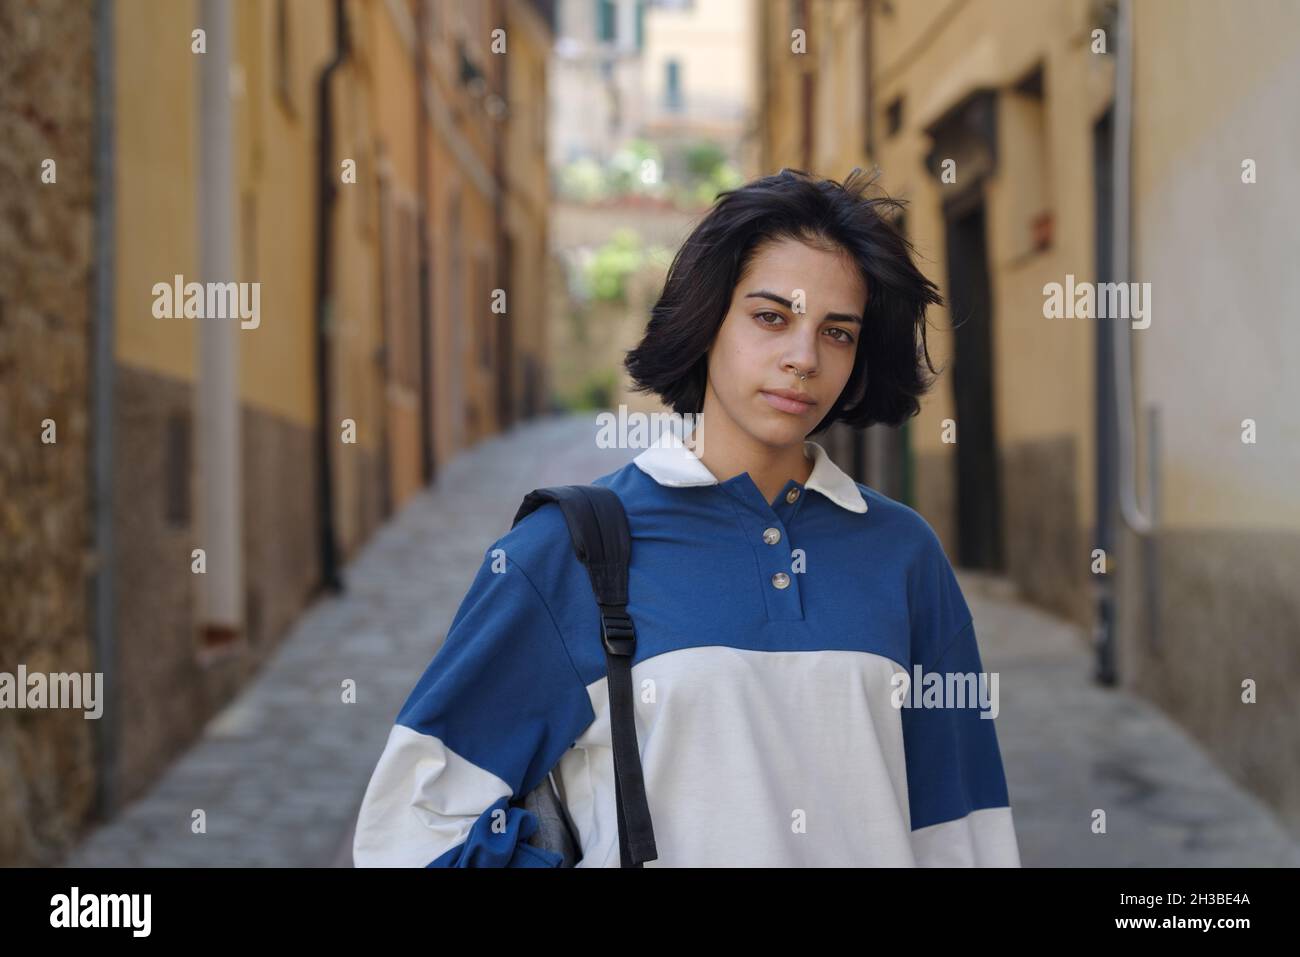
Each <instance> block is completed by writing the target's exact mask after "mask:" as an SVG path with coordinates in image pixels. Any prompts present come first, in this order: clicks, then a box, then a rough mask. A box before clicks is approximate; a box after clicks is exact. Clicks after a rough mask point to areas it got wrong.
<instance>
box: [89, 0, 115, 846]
mask: <svg viewBox="0 0 1300 957" xmlns="http://www.w3.org/2000/svg"><path fill="white" fill-rule="evenodd" d="M113 14H114V11H113V0H99V3H98V4H96V7H95V98H96V102H95V222H94V226H93V229H94V242H95V275H94V280H93V284H92V286H91V303H90V309H91V315H92V316H93V317H94V324H93V326H92V328H91V337H92V344H91V349H92V356H91V393H90V416H91V422H92V425H91V429H90V442H91V451H90V456H91V463H90V467H91V476H90V487H91V522H92V529H93V532H92V533H93V535H94V539H95V576H94V579H93V580H92V581H91V583H90V589H91V594H90V609H91V611H90V614H91V616H92V620H91V634H92V635H93V636H94V649H93V650H94V656H95V670H96V671H98V672H99V673H101V674H102V675H103V676H104V687H103V692H102V695H103V708H104V713H103V714H102V715H101V716H100V719H99V720H98V721H96V722H94V725H95V751H96V754H95V765H96V774H95V814H96V816H97V817H98V818H99V819H100V820H105V819H107V818H110V817H112V816H113V815H115V814H116V813H117V809H118V782H117V754H118V737H119V733H120V732H119V724H118V722H119V719H118V714H119V712H118V708H117V698H118V695H117V640H116V635H115V633H114V631H113V625H114V620H115V611H116V607H115V603H114V600H113V590H114V588H115V586H116V578H115V575H114V563H113V558H114V554H113V552H114V544H113V467H114V466H113V410H114V408H115V406H114V403H113V334H114V333H113V318H114V317H113V297H114V295H115V294H116V291H115V285H114V272H113V271H114V269H115V268H116V263H115V262H114V251H115V247H114V245H113V233H114V229H115V228H116V225H117V222H116V207H115V201H116V197H115V195H114V193H113V177H114V170H113V162H114V156H113V151H114V148H115V147H114V132H115V129H114V112H113V97H114V95H115V94H114V88H113V81H114V63H113V55H114V44H113Z"/></svg>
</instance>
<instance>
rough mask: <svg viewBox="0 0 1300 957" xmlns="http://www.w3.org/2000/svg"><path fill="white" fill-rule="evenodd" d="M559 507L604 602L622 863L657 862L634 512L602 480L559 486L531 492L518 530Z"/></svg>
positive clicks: (599, 599)
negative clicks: (548, 507) (641, 699)
mask: <svg viewBox="0 0 1300 957" xmlns="http://www.w3.org/2000/svg"><path fill="white" fill-rule="evenodd" d="M548 502H554V503H555V504H557V505H559V506H560V510H561V512H563V514H564V521H565V523H566V524H567V525H568V527H569V537H570V539H572V541H573V550H574V552H575V553H576V554H577V556H578V560H579V561H581V562H582V563H583V564H584V565H586V566H587V574H588V575H589V576H590V577H591V587H592V591H594V592H595V594H596V603H597V604H598V605H599V606H600V632H601V634H600V638H601V644H602V645H603V646H604V648H605V665H606V669H607V670H608V673H609V717H610V735H611V738H612V741H613V746H614V801H615V803H616V805H617V807H618V841H619V851H620V855H621V859H622V866H623V867H640V866H641V865H642V863H643V862H644V861H653V860H657V859H658V857H659V852H658V851H657V850H656V848H655V838H654V827H653V824H652V822H651V820H650V805H649V804H648V803H647V801H646V794H645V780H644V778H643V776H642V772H641V752H640V749H639V748H638V747H637V741H636V722H635V712H634V710H633V703H632V658H633V656H634V655H635V654H636V629H635V628H634V627H633V624H632V619H631V617H630V616H629V615H628V613H627V582H628V565H629V563H630V562H631V557H632V536H631V533H630V532H629V531H628V525H627V513H626V512H625V511H624V510H623V503H622V501H620V500H619V497H618V495H617V494H616V493H615V492H613V491H612V490H610V489H608V488H605V487H604V486H601V485H556V486H552V487H550V488H539V489H534V490H533V491H531V492H529V493H528V495H527V496H525V497H524V501H523V504H522V505H520V506H519V511H518V512H517V513H516V514H515V520H514V521H513V522H512V523H511V527H512V528H513V527H514V526H515V525H518V524H519V522H520V521H522V520H523V519H524V518H525V517H526V516H528V515H530V514H532V513H533V512H534V511H536V510H537V509H538V508H540V507H541V506H542V505H545V504H546V503H548Z"/></svg>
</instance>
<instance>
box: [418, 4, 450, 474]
mask: <svg viewBox="0 0 1300 957" xmlns="http://www.w3.org/2000/svg"><path fill="white" fill-rule="evenodd" d="M428 29H429V27H428V21H427V19H426V13H425V4H423V3H417V4H416V5H415V192H416V201H415V210H416V214H415V229H416V233H415V242H416V258H417V259H418V260H419V263H420V265H419V273H418V276H417V279H418V282H419V290H418V291H419V301H420V313H419V318H418V321H419V325H420V336H419V339H420V478H421V480H422V481H423V482H424V484H426V485H430V484H432V483H433V480H434V479H435V478H436V477H437V465H436V463H435V461H434V444H435V443H434V429H435V424H434V411H433V333H432V328H431V325H432V322H433V265H432V263H433V252H432V249H431V244H430V242H429V210H430V207H431V206H432V203H431V202H430V199H429V190H430V183H429V139H428V135H429V116H430V114H431V113H432V104H431V103H430V97H431V96H432V95H433V93H432V90H431V84H432V82H433V80H432V77H431V76H430V75H429V74H430V70H429V57H428V39H427V37H428V35H429V34H428ZM454 239H455V240H456V241H459V239H460V237H459V236H457V237H454ZM455 321H457V322H459V321H461V317H460V316H457V317H456V320H455ZM457 358H458V359H459V357H457Z"/></svg>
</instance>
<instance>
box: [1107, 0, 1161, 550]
mask: <svg viewBox="0 0 1300 957" xmlns="http://www.w3.org/2000/svg"><path fill="white" fill-rule="evenodd" d="M1132 32H1133V8H1132V0H1120V4H1119V17H1118V22H1117V33H1118V36H1117V38H1116V44H1117V45H1116V51H1115V57H1116V58H1115V167H1114V176H1115V182H1114V217H1113V221H1112V227H1113V229H1114V242H1113V247H1114V262H1115V277H1116V280H1117V281H1119V282H1129V281H1130V280H1131V278H1132V275H1133V261H1132V252H1131V249H1130V242H1129V240H1130V222H1131V212H1132V204H1131V197H1130V188H1131V187H1130V174H1131V165H1132V159H1133V150H1132V141H1133V41H1132ZM1115 325H1116V328H1115V337H1114V345H1115V351H1114V356H1115V389H1116V406H1117V409H1118V413H1119V414H1118V415H1117V416H1116V425H1117V428H1118V438H1119V442H1118V448H1117V452H1118V456H1119V505H1120V514H1121V515H1122V516H1123V518H1124V524H1126V525H1127V526H1128V527H1129V528H1130V529H1132V530H1133V532H1134V533H1136V534H1138V535H1149V534H1150V533H1151V532H1152V531H1153V530H1154V528H1155V521H1154V518H1153V516H1152V515H1151V513H1150V511H1149V507H1150V504H1151V503H1150V502H1149V501H1148V503H1147V505H1148V508H1147V509H1144V508H1143V507H1142V505H1141V503H1139V501H1138V496H1137V476H1136V473H1135V468H1136V466H1135V460H1136V457H1137V455H1136V447H1137V436H1136V429H1135V428H1134V425H1133V416H1134V409H1133V356H1132V348H1133V347H1132V340H1131V338H1130V333H1131V331H1132V330H1131V329H1130V327H1129V324H1128V323H1126V322H1118V323H1116V324H1115ZM1147 468H1148V470H1149V472H1148V484H1149V485H1152V484H1154V481H1155V479H1154V470H1155V468H1156V462H1155V460H1154V457H1152V456H1148V459H1147Z"/></svg>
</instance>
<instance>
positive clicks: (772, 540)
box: [763, 528, 781, 545]
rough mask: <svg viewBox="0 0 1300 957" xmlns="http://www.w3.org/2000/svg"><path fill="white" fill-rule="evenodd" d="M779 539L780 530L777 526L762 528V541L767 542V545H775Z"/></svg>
mask: <svg viewBox="0 0 1300 957" xmlns="http://www.w3.org/2000/svg"><path fill="white" fill-rule="evenodd" d="M780 540H781V530H780V529H779V528H765V529H763V541H765V542H767V543H768V544H769V545H775V544H776V543H777V542H779V541H780Z"/></svg>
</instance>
